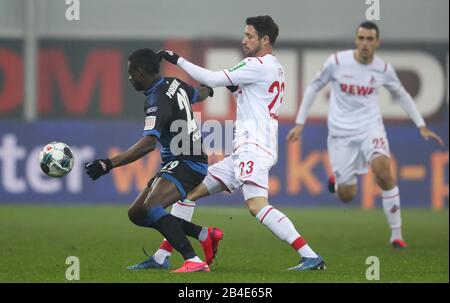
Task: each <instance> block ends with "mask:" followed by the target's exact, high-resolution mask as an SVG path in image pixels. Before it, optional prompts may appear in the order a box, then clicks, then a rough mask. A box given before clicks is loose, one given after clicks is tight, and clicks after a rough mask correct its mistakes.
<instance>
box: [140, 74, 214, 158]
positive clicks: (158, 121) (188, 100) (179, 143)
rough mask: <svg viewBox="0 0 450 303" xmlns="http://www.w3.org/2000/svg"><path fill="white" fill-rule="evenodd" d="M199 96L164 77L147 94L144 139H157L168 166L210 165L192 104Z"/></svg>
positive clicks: (176, 79) (181, 83) (175, 79)
mask: <svg viewBox="0 0 450 303" xmlns="http://www.w3.org/2000/svg"><path fill="white" fill-rule="evenodd" d="M198 96H199V92H198V90H197V89H196V88H193V87H192V86H190V85H189V84H187V83H185V82H183V81H182V80H180V79H178V78H172V77H165V78H164V77H163V78H161V79H160V80H159V81H157V82H156V83H155V84H154V85H153V86H152V87H150V88H149V89H148V90H147V91H145V103H144V111H145V126H144V134H143V135H144V136H156V137H157V138H158V141H159V143H160V144H161V159H162V161H163V162H164V163H167V162H169V161H173V160H179V159H181V160H187V161H188V162H200V163H206V164H207V163H208V157H207V155H206V154H205V153H204V151H203V145H202V136H201V131H200V128H199V127H198V126H197V123H196V122H195V120H194V115H193V112H192V108H191V104H193V103H195V102H196V101H197V99H198Z"/></svg>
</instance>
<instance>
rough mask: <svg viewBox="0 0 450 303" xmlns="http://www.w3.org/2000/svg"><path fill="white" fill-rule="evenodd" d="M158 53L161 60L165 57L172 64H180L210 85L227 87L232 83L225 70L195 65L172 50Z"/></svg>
mask: <svg viewBox="0 0 450 303" xmlns="http://www.w3.org/2000/svg"><path fill="white" fill-rule="evenodd" d="M157 55H158V57H159V58H160V60H162V59H165V60H166V61H168V62H170V63H172V64H175V65H178V66H180V67H181V68H182V69H183V70H184V71H185V72H186V73H188V74H189V75H190V76H191V77H192V78H194V79H195V80H196V81H198V82H200V83H203V84H204V85H207V86H209V87H225V86H227V85H230V84H232V83H230V80H229V79H228V78H227V76H226V75H225V74H224V72H223V71H211V70H209V69H206V68H203V67H200V66H198V65H195V64H193V63H191V62H189V61H188V60H186V59H184V58H183V57H180V56H179V55H178V54H177V53H175V52H173V51H171V50H160V51H158V53H157Z"/></svg>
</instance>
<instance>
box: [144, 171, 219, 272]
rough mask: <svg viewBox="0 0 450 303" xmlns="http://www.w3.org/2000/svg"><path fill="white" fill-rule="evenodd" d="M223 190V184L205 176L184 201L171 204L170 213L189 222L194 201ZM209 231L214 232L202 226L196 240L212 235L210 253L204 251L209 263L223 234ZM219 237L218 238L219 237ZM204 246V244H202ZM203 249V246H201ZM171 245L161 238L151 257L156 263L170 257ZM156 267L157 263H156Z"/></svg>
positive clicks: (194, 204) (192, 213)
mask: <svg viewBox="0 0 450 303" xmlns="http://www.w3.org/2000/svg"><path fill="white" fill-rule="evenodd" d="M224 190H227V189H226V187H225V185H223V184H221V183H220V182H218V181H217V180H215V179H214V178H212V177H211V176H209V175H208V176H207V177H206V178H205V180H204V181H203V182H202V183H201V184H199V185H197V187H195V188H194V189H193V190H192V191H191V192H190V193H189V194H188V196H187V198H186V199H185V200H184V201H178V202H177V203H175V204H173V205H172V210H171V211H170V213H171V214H172V215H173V216H175V217H178V218H180V219H183V220H185V221H187V222H191V220H192V216H193V215H194V210H195V206H196V201H197V200H198V199H200V198H203V197H206V196H209V195H210V194H214V193H217V192H222V191H224ZM211 232H216V231H215V230H214V231H213V230H208V229H207V228H203V229H202V231H201V232H200V234H199V236H198V240H200V241H201V243H202V241H205V240H206V241H207V240H208V236H212V242H213V243H212V246H213V248H212V255H211V252H205V257H206V262H207V263H208V264H210V263H211V262H212V259H213V258H214V256H215V254H216V251H217V245H218V241H219V240H220V239H221V238H222V236H223V235H220V234H219V232H216V234H213V235H210V233H211ZM219 238H220V239H219ZM203 246H204V245H203ZM203 248H204V250H205V247H203ZM172 251H173V247H172V245H170V243H169V242H168V241H167V240H166V239H163V240H162V242H161V244H160V245H159V249H158V250H157V251H156V252H155V253H154V254H153V258H154V259H155V261H156V262H157V263H158V264H163V263H164V262H166V260H168V259H169V258H170V256H171V255H172ZM156 267H158V265H157V264H156Z"/></svg>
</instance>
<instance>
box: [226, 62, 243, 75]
mask: <svg viewBox="0 0 450 303" xmlns="http://www.w3.org/2000/svg"><path fill="white" fill-rule="evenodd" d="M246 64H247V63H245V62H244V61H241V62H239V63H238V64H237V65H236V66H234V67H232V68H229V69H228V71H229V72H230V73H231V72H233V71H235V70H237V69H239V68H241V67H243V66H245V65H246Z"/></svg>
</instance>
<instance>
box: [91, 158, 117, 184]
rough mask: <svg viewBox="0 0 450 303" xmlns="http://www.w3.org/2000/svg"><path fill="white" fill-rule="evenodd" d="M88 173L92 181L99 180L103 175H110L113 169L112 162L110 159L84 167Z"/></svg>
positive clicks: (93, 162) (95, 161) (98, 160)
mask: <svg viewBox="0 0 450 303" xmlns="http://www.w3.org/2000/svg"><path fill="white" fill-rule="evenodd" d="M84 168H85V169H86V173H87V174H88V175H89V177H91V179H92V180H94V181H95V180H97V179H98V178H100V177H101V176H103V175H106V174H107V173H109V171H110V170H111V169H112V162H111V160H109V159H97V160H94V161H92V162H89V163H87V164H85V165H84Z"/></svg>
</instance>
